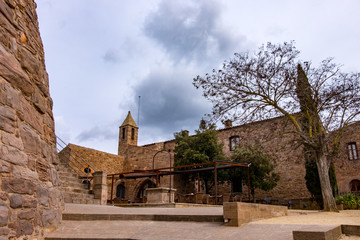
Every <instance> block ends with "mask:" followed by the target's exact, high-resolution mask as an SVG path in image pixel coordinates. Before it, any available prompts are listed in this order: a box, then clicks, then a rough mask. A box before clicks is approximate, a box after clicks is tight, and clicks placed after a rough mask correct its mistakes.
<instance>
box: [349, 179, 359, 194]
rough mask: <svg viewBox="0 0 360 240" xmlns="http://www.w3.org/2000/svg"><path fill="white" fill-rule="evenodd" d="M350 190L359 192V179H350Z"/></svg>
mask: <svg viewBox="0 0 360 240" xmlns="http://www.w3.org/2000/svg"><path fill="white" fill-rule="evenodd" d="M350 191H351V192H360V180H359V179H354V180H351V182H350Z"/></svg>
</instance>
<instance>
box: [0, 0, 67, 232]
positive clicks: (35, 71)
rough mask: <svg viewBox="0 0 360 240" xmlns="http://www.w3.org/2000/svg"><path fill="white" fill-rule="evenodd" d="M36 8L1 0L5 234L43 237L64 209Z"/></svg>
mask: <svg viewBox="0 0 360 240" xmlns="http://www.w3.org/2000/svg"><path fill="white" fill-rule="evenodd" d="M35 10H36V4H35V2H34V1H33V0H21V1H18V0H0V239H43V238H44V233H45V231H48V230H51V229H53V228H54V227H55V226H56V225H57V224H58V223H59V222H60V218H61V211H62V209H63V197H62V194H61V191H60V190H59V185H60V182H59V177H58V174H57V169H56V168H57V165H58V163H59V159H58V157H57V153H56V139H55V132H54V118H53V114H52V99H51V97H50V94H49V80H48V75H47V73H46V69H45V62H44V52H43V45H42V41H41V38H40V33H39V28H38V20H37V15H36V11H35Z"/></svg>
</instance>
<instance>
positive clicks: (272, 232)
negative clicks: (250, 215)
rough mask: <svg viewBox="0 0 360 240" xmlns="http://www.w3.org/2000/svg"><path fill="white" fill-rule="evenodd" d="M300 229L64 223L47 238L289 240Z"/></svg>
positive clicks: (199, 224)
mask: <svg viewBox="0 0 360 240" xmlns="http://www.w3.org/2000/svg"><path fill="white" fill-rule="evenodd" d="M302 228H304V226H303V225H287V224H257V223H248V224H244V225H243V226H242V227H225V226H223V225H222V224H220V223H190V222H158V221H91V222H79V221H64V222H63V223H62V224H61V225H60V227H59V228H58V229H57V230H56V231H54V232H52V233H49V234H48V236H47V238H46V239H48V240H56V239H68V240H69V239H142V240H155V239H157V240H165V239H166V240H167V239H174V240H180V239H181V240H185V239H188V240H200V239H208V240H211V239H217V240H225V239H226V240H228V239H237V240H268V239H277V240H289V239H292V231H294V230H300V229H302ZM75 236H76V238H74V237H75ZM116 237H118V238H116Z"/></svg>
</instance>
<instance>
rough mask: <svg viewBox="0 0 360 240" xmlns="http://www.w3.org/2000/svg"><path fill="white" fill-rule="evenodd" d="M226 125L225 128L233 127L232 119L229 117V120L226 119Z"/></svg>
mask: <svg viewBox="0 0 360 240" xmlns="http://www.w3.org/2000/svg"><path fill="white" fill-rule="evenodd" d="M224 125H225V128H231V127H232V121H231V120H229V119H228V120H226V121H225V122H224Z"/></svg>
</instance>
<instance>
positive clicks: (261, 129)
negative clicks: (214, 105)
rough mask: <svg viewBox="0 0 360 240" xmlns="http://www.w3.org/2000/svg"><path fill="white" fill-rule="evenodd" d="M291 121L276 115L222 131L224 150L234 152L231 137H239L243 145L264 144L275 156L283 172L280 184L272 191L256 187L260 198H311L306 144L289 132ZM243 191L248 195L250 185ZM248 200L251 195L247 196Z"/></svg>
mask: <svg viewBox="0 0 360 240" xmlns="http://www.w3.org/2000/svg"><path fill="white" fill-rule="evenodd" d="M291 127H292V125H291V123H288V122H287V120H286V119H284V118H274V119H269V120H264V121H259V122H254V123H250V124H246V125H241V126H236V127H231V128H225V129H222V130H219V132H218V138H219V140H220V141H222V142H223V143H224V149H223V151H224V153H225V155H227V156H231V155H232V154H233V152H232V151H230V137H232V136H238V137H239V139H240V145H241V146H246V145H250V144H254V143H260V144H261V145H262V146H263V147H264V151H265V152H266V153H267V154H269V155H270V156H271V158H272V159H273V160H274V162H275V164H276V168H275V170H274V171H275V172H277V173H278V174H279V175H280V181H279V182H278V185H277V186H276V187H275V188H274V189H273V190H271V191H270V192H264V191H261V190H259V189H256V190H255V197H256V198H257V199H264V198H265V197H268V198H270V199H277V200H284V201H285V202H286V200H287V199H302V198H309V197H310V194H309V192H308V190H307V188H306V184H305V179H304V177H305V160H304V158H303V156H302V147H301V146H300V145H298V144H297V143H296V138H295V135H294V134H291V133H287V134H286V132H289V130H291ZM243 193H244V194H246V195H247V187H246V186H244V188H243ZM246 199H247V197H246Z"/></svg>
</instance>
